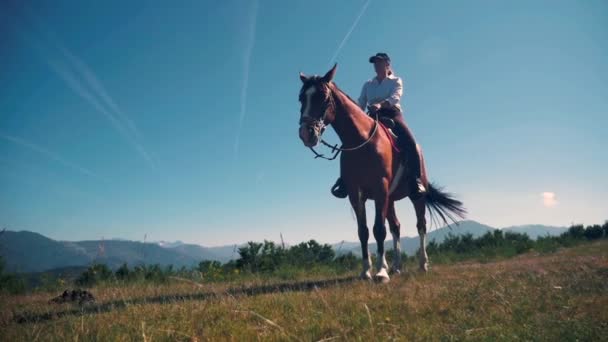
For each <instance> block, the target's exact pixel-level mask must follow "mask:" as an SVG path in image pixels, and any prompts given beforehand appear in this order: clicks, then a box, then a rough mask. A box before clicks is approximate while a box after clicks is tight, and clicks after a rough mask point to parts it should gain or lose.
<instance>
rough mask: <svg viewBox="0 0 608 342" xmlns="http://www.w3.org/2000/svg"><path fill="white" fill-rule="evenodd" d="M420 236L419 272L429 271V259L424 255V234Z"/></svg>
mask: <svg viewBox="0 0 608 342" xmlns="http://www.w3.org/2000/svg"><path fill="white" fill-rule="evenodd" d="M419 234H420V270H421V271H424V272H426V271H428V270H429V263H428V261H429V257H428V255H427V254H426V233H419Z"/></svg>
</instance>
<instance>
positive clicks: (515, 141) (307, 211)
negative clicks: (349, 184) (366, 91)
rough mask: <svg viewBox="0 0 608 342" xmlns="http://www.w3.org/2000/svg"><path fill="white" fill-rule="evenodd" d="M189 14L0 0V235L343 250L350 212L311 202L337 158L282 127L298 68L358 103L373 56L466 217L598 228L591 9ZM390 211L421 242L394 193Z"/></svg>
mask: <svg viewBox="0 0 608 342" xmlns="http://www.w3.org/2000/svg"><path fill="white" fill-rule="evenodd" d="M187 5H188V6H186V4H184V6H180V7H179V8H177V7H171V6H169V5H165V4H154V3H148V2H144V1H132V2H128V3H124V2H118V1H108V2H104V3H103V4H102V3H99V4H96V3H87V4H84V3H82V4H81V3H74V2H73V1H65V0H64V1H54V2H48V3H38V4H35V5H34V4H31V3H29V2H22V1H10V0H9V1H4V2H2V4H0V39H2V41H3V42H4V43H3V46H2V48H0V54H2V56H3V61H4V63H3V64H2V65H1V66H0V74H1V75H2V76H3V78H4V79H6V80H10V82H6V83H7V84H10V85H8V86H6V87H5V89H3V90H4V91H3V92H2V93H1V94H0V188H1V189H2V192H1V193H0V227H6V228H7V229H10V230H27V231H32V232H37V233H40V234H42V235H44V236H49V237H50V236H53V239H56V240H62V241H68V239H66V238H69V239H73V241H80V240H85V239H86V240H96V239H98V238H100V237H103V236H121V237H122V238H123V239H128V240H132V241H138V238H139V239H141V238H142V237H144V236H147V238H153V239H155V240H157V241H161V240H164V241H174V240H181V241H189V242H190V243H195V244H199V245H203V246H208V247H213V246H226V245H231V244H234V243H235V242H232V243H230V242H229V241H232V240H240V241H245V242H246V241H263V240H264V239H268V240H272V241H276V240H277V239H279V236H280V234H282V235H283V236H284V237H285V238H286V241H307V240H311V239H314V240H317V241H357V227H356V222H355V220H354V217H353V214H352V210H351V209H350V205H349V203H348V201H347V200H338V199H335V198H333V197H332V196H331V194H330V192H329V189H330V187H331V186H332V185H333V183H334V182H335V180H336V178H337V176H338V173H339V165H338V162H337V161H335V162H333V163H331V162H326V161H322V160H313V158H312V155H311V153H310V151H308V150H307V149H306V148H305V147H304V146H303V144H302V142H301V141H300V139H299V138H298V136H297V122H298V119H299V113H298V110H299V103H298V101H297V97H298V91H299V90H300V86H301V82H300V80H299V78H298V73H299V72H300V71H301V72H304V73H306V74H309V75H310V74H321V75H322V74H324V73H325V72H326V71H327V70H328V69H329V68H330V66H331V65H333V63H334V62H337V63H338V71H337V74H336V79H335V81H336V84H337V85H338V86H339V87H340V88H341V89H342V90H344V91H345V92H346V93H348V94H349V95H350V96H351V97H353V98H357V97H358V95H359V92H360V89H361V86H362V84H363V82H365V81H366V80H368V79H370V78H371V77H372V76H373V70H372V67H371V66H370V64H369V63H368V61H367V58H368V57H369V56H371V55H373V54H375V53H377V52H379V51H382V52H387V53H388V54H389V55H390V56H391V59H392V64H393V68H394V70H395V73H396V74H397V75H398V76H401V77H402V78H403V80H404V95H403V98H402V104H403V108H404V116H405V120H406V121H407V122H408V124H409V125H410V127H411V128H412V130H413V132H414V134H415V136H416V138H417V140H418V142H419V143H420V144H421V146H422V149H423V150H424V154H425V160H426V164H427V169H428V171H429V174H430V180H431V181H433V182H437V183H438V184H440V185H441V186H445V189H446V191H448V192H450V193H454V194H456V197H457V198H458V199H460V200H462V201H463V203H464V205H465V207H466V208H467V209H468V210H469V215H468V217H467V219H468V220H473V221H476V222H484V223H483V224H486V225H489V226H491V227H511V226H519V225H528V224H530V222H535V223H534V224H540V225H547V226H560V227H568V226H570V225H572V224H584V225H591V224H601V223H602V222H604V221H605V220H606V219H607V218H608V210H607V209H606V208H608V181H607V180H606V177H605V170H606V169H608V158H606V157H601V156H602V155H604V156H605V155H606V147H608V144H607V142H606V138H605V132H604V131H605V128H606V127H608V115H607V113H608V100H607V97H606V96H605V94H608V44H602V42H604V41H606V38H607V37H608V3H606V2H593V3H579V2H567V1H564V2H561V1H559V2H555V1H548V0H545V1H536V2H533V3H531V2H528V1H523V0H519V1H512V2H509V3H487V2H485V1H481V0H467V1H463V2H459V3H441V4H440V5H438V4H429V3H412V2H402V1H389V2H382V3H381V2H379V1H371V0H357V1H350V0H349V1H347V0H343V1H335V2H331V3H324V2H322V1H312V2H311V1H307V2H289V3H283V2H276V1H270V0H269V1H263V0H260V1H257V0H256V1H248V2H246V3H244V2H240V1H236V0H230V1H223V2H216V1H199V2H197V1H193V2H190V3H187ZM311 18H314V21H313V22H314V23H315V24H313V25H311ZM319 22H323V23H324V25H318V24H317V23H319ZM277 28H280V29H277ZM325 139H326V140H328V141H330V142H337V141H338V139H337V137H336V135H335V134H334V132H333V131H331V130H328V132H327V133H326V136H325ZM367 208H368V212H371V211H370V209H372V208H373V207H372V204H371V203H370V202H369V201H368V203H367ZM397 213H398V215H399V219H400V221H401V224H402V236H404V237H410V236H417V232H416V228H415V216H414V210H413V208H412V206H411V204H410V203H409V201H407V200H406V201H401V202H398V203H397ZM370 218H371V215H368V223H369V222H371V221H370ZM429 231H432V229H429ZM389 235H390V234H389ZM371 240H373V239H371ZM338 243H339V242H338Z"/></svg>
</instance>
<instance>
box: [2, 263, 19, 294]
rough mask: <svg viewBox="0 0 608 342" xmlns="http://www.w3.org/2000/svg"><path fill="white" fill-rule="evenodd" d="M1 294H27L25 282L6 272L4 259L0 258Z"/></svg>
mask: <svg viewBox="0 0 608 342" xmlns="http://www.w3.org/2000/svg"><path fill="white" fill-rule="evenodd" d="M0 292H2V293H9V294H22V293H24V292H25V281H24V280H23V278H20V277H18V276H17V275H14V274H11V273H8V272H6V271H5V264H4V260H3V259H2V258H0Z"/></svg>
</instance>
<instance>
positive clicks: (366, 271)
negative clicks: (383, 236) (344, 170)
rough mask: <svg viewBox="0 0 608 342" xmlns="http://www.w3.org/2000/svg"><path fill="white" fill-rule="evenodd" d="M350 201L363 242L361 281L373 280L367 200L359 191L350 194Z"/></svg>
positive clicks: (360, 239)
mask: <svg viewBox="0 0 608 342" xmlns="http://www.w3.org/2000/svg"><path fill="white" fill-rule="evenodd" d="M348 199H349V200H350V204H351V206H352V207H353V210H354V211H355V216H356V217H357V231H358V233H359V241H360V242H361V257H362V259H363V271H362V272H361V279H365V280H370V279H372V274H371V268H372V259H371V256H370V255H369V250H368V248H367V242H368V240H369V229H368V228H367V216H366V214H365V199H364V198H363V196H362V195H361V192H360V191H359V190H357V191H352V192H351V193H349V194H348Z"/></svg>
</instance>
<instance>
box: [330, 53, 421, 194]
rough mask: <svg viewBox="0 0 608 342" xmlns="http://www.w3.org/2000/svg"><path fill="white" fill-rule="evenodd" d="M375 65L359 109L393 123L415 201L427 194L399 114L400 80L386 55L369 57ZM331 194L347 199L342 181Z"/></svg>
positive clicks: (409, 134) (409, 135) (413, 143)
mask: <svg viewBox="0 0 608 342" xmlns="http://www.w3.org/2000/svg"><path fill="white" fill-rule="evenodd" d="M369 62H370V63H373V64H374V70H375V71H376V77H374V78H373V79H371V80H369V81H367V82H365V84H364V85H363V89H362V90H361V96H359V101H358V102H359V107H361V109H363V110H365V109H366V107H367V109H368V111H369V113H370V115H372V116H376V115H377V116H378V117H379V118H380V119H383V118H389V119H392V120H393V122H394V127H392V130H393V131H394V132H395V134H396V135H397V137H398V138H397V143H398V145H399V149H400V150H401V153H402V154H403V158H404V160H405V162H406V165H407V169H408V171H409V173H410V177H408V178H409V179H411V180H412V181H411V184H410V189H411V192H410V198H412V199H414V200H416V199H418V198H420V197H421V196H422V195H424V194H425V193H426V188H425V186H424V183H423V182H422V179H421V167H420V156H419V154H418V149H417V147H416V140H415V139H414V135H413V134H412V132H411V131H410V130H409V128H408V127H407V125H406V124H405V121H404V120H403V114H402V112H401V104H400V100H401V95H402V94H403V81H402V80H401V78H400V77H398V76H395V75H394V73H393V71H392V69H391V59H390V58H389V56H388V55H387V54H386V53H382V52H380V53H377V54H376V55H374V56H372V57H370V58H369ZM331 192H332V194H333V195H334V196H336V197H338V198H346V196H348V191H347V190H346V187H345V186H344V184H343V182H342V179H341V178H338V180H337V181H336V184H335V185H334V186H333V187H332V189H331Z"/></svg>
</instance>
